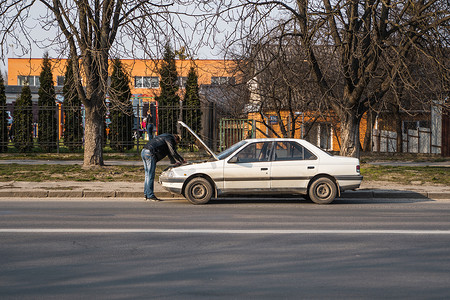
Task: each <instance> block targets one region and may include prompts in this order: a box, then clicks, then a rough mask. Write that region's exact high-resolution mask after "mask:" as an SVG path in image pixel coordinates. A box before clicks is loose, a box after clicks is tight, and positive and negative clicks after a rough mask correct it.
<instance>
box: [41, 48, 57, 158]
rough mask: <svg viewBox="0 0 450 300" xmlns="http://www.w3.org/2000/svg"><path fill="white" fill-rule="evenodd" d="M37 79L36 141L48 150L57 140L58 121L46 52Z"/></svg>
mask: <svg viewBox="0 0 450 300" xmlns="http://www.w3.org/2000/svg"><path fill="white" fill-rule="evenodd" d="M39 81H40V86H39V91H38V95H39V98H38V106H39V122H38V124H39V126H38V143H39V145H40V147H41V149H43V150H44V151H47V152H49V151H52V150H54V149H56V143H57V142H58V122H57V119H56V114H57V110H56V103H55V101H56V94H55V86H54V84H53V74H52V66H51V61H50V59H49V58H48V53H45V54H44V60H43V61H42V70H41V74H40V76H39Z"/></svg>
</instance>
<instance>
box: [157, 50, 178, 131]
mask: <svg viewBox="0 0 450 300" xmlns="http://www.w3.org/2000/svg"><path fill="white" fill-rule="evenodd" d="M159 74H160V76H161V81H160V86H161V93H160V94H159V96H157V97H155V99H156V101H158V105H159V110H158V112H159V124H158V132H159V133H165V132H168V133H176V132H177V121H178V114H179V105H180V96H178V94H177V92H178V74H177V68H176V65H175V53H174V51H173V50H172V47H171V46H170V43H167V44H166V46H165V49H164V57H163V60H162V62H161V68H160V69H159Z"/></svg>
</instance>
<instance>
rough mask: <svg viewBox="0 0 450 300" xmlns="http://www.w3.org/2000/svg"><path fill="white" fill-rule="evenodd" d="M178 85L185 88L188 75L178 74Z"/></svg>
mask: <svg viewBox="0 0 450 300" xmlns="http://www.w3.org/2000/svg"><path fill="white" fill-rule="evenodd" d="M177 83H178V86H179V87H182V88H185V87H186V83H187V77H186V76H178V80H177Z"/></svg>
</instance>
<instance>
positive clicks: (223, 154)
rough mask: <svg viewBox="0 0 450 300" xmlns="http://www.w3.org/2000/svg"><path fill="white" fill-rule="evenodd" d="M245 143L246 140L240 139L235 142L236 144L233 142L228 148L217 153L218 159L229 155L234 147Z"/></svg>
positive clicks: (236, 147)
mask: <svg viewBox="0 0 450 300" xmlns="http://www.w3.org/2000/svg"><path fill="white" fill-rule="evenodd" d="M245 143H247V142H246V141H240V142H237V143H236V144H234V145H233V146H231V147H230V148H228V149H226V150H224V151H222V152H220V153H219V155H217V157H218V158H219V159H225V158H227V157H228V156H230V154H231V153H233V152H234V151H235V150H236V149H238V148H240V147H241V146H242V145H244V144H245Z"/></svg>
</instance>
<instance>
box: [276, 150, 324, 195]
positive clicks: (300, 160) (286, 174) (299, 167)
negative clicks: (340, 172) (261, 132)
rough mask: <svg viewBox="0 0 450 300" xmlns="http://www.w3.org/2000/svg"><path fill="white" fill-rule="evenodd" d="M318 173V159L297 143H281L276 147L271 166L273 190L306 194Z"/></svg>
mask: <svg viewBox="0 0 450 300" xmlns="http://www.w3.org/2000/svg"><path fill="white" fill-rule="evenodd" d="M317 172H318V159H317V157H316V156H315V155H314V154H313V153H311V151H309V150H308V149H306V148H305V147H303V146H302V145H300V144H299V143H297V142H295V141H280V142H276V143H275V145H274V155H273V161H272V165H271V189H272V190H280V191H285V192H289V191H294V192H304V191H306V188H307V186H308V182H309V180H310V179H311V178H312V177H313V176H314V175H316V174H317Z"/></svg>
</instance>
